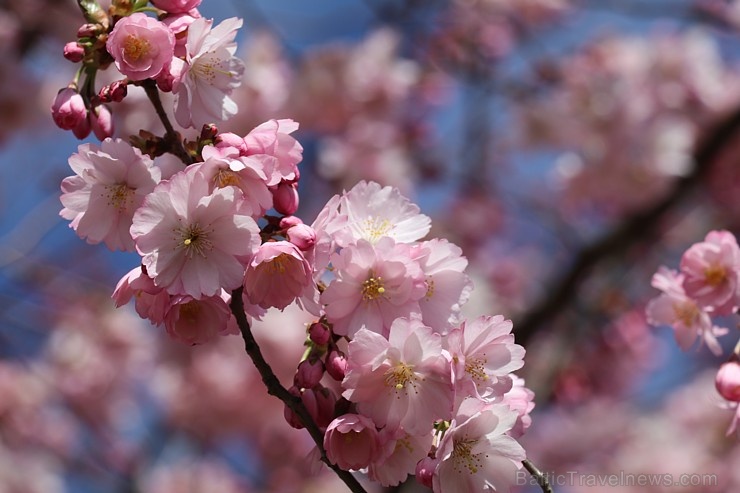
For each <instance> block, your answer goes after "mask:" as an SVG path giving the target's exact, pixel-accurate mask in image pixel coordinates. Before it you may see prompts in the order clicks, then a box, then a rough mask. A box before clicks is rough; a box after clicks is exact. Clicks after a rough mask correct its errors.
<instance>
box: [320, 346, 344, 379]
mask: <svg viewBox="0 0 740 493" xmlns="http://www.w3.org/2000/svg"><path fill="white" fill-rule="evenodd" d="M325 366H326V373H328V374H329V376H330V377H331V378H333V379H334V380H337V381H339V382H341V381H342V380H344V375H345V374H346V373H347V358H346V357H345V356H344V353H343V352H341V351H339V350H338V349H332V350H331V352H329V354H328V355H327V356H326V365H325Z"/></svg>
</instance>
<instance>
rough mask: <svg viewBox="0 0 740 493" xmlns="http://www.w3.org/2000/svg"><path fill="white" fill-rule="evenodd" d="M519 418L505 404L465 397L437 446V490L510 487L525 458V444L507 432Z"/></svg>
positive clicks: (456, 492) (473, 492)
mask: <svg viewBox="0 0 740 493" xmlns="http://www.w3.org/2000/svg"><path fill="white" fill-rule="evenodd" d="M516 419H517V413H516V412H515V411H512V410H511V409H509V408H508V406H506V405H504V404H486V403H484V402H482V401H479V400H478V399H474V398H472V399H466V400H465V401H463V403H462V404H461V405H460V409H459V410H458V413H457V415H456V416H455V419H454V420H452V423H451V424H450V428H449V429H448V430H447V432H446V433H445V435H444V437H443V438H442V440H441V441H440V443H439V447H438V449H437V455H436V458H437V460H438V461H439V463H438V464H437V467H436V469H435V470H434V476H433V478H432V485H433V488H432V489H433V490H434V493H480V492H483V491H498V492H506V491H509V490H510V488H511V487H512V486H513V485H514V484H515V482H516V473H517V471H518V470H519V469H520V468H521V467H522V464H521V461H522V460H524V459H526V454H525V452H524V449H523V448H522V446H521V445H519V443H518V442H517V441H516V440H514V439H513V438H512V437H510V436H509V435H507V434H506V433H507V432H508V431H509V430H511V428H512V426H513V425H514V423H515V422H516Z"/></svg>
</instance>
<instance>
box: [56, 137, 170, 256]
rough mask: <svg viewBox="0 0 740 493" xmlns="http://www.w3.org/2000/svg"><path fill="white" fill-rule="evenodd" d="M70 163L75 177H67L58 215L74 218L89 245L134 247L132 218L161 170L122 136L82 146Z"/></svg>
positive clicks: (127, 248) (151, 188)
mask: <svg viewBox="0 0 740 493" xmlns="http://www.w3.org/2000/svg"><path fill="white" fill-rule="evenodd" d="M69 165H70V167H71V168H72V171H74V172H75V176H69V177H67V178H65V179H64V180H63V181H62V196H61V202H62V205H63V206H64V208H63V209H62V211H61V212H60V213H59V215H60V216H62V217H63V218H65V219H69V220H71V221H72V222H71V223H70V225H69V227H70V228H72V229H74V230H75V232H76V233H77V234H78V235H79V236H80V237H81V238H86V239H87V241H88V243H100V242H103V243H105V244H106V246H107V247H108V248H110V249H111V250H128V251H133V250H134V242H133V239H132V238H131V235H130V234H129V228H130V227H131V223H132V218H133V215H134V212H135V211H136V209H137V208H138V207H139V206H140V205H141V204H142V202H143V201H144V197H145V196H146V195H147V194H148V193H150V192H151V191H153V190H154V187H155V185H157V183H158V182H159V179H160V172H159V169H158V168H157V167H155V166H154V165H153V163H152V160H151V159H150V158H149V157H148V156H146V155H142V154H141V152H140V151H139V150H138V149H136V148H134V147H131V145H129V144H128V143H127V142H125V141H123V140H120V139H116V140H111V139H106V140H104V141H103V142H102V143H101V145H100V147H98V146H96V145H94V144H82V145H81V146H79V147H78V149H77V153H76V154H73V155H72V156H71V157H70V158H69Z"/></svg>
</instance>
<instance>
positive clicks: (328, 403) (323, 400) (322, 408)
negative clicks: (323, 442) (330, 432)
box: [283, 385, 337, 430]
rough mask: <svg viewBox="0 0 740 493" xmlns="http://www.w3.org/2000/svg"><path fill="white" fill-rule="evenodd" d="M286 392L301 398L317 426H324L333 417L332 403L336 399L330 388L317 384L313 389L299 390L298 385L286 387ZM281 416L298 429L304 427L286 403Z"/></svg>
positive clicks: (322, 427)
mask: <svg viewBox="0 0 740 493" xmlns="http://www.w3.org/2000/svg"><path fill="white" fill-rule="evenodd" d="M288 392H290V393H291V394H292V395H294V396H296V397H300V398H301V402H303V405H304V406H305V407H306V410H307V411H308V414H309V415H310V416H311V418H312V419H313V420H314V422H315V423H316V425H317V426H318V427H319V428H321V429H324V428H326V427H327V426H329V423H331V422H332V420H333V419H334V405H335V404H336V400H337V399H336V396H335V395H334V393H333V392H332V391H331V390H330V389H327V388H326V387H323V386H321V385H319V386H317V387H316V388H314V389H304V390H303V391H301V390H300V389H298V387H295V386H293V387H291V388H290V389H288ZM283 416H284V417H285V421H287V422H288V424H289V425H290V426H292V427H293V428H296V429H299V430H300V429H302V428H304V427H305V426H304V425H303V421H301V418H300V417H299V416H298V415H297V414H296V413H294V412H293V410H292V409H290V408H289V407H288V406H287V405H286V406H285V407H284V408H283Z"/></svg>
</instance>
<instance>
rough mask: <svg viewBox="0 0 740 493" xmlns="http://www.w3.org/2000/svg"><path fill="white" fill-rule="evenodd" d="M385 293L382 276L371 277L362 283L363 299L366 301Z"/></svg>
mask: <svg viewBox="0 0 740 493" xmlns="http://www.w3.org/2000/svg"><path fill="white" fill-rule="evenodd" d="M384 293H385V288H384V287H383V278H382V277H380V276H378V277H370V278H369V279H367V280H366V281H364V282H363V283H362V299H363V300H365V301H372V300H374V299H376V298H379V297H381V296H382V295H383V294H384Z"/></svg>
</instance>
